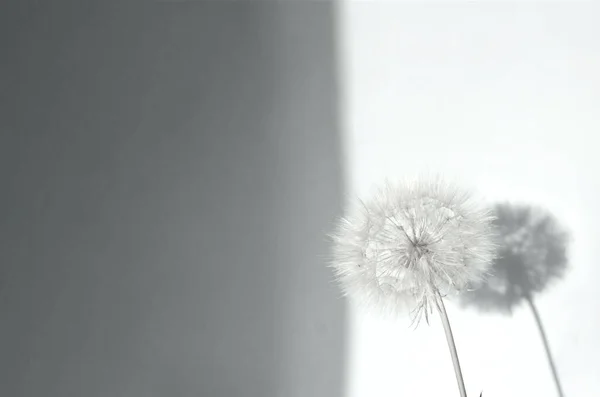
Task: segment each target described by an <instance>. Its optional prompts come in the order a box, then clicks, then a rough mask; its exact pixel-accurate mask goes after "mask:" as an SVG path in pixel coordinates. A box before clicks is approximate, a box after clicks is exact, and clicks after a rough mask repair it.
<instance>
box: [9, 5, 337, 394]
mask: <svg viewBox="0 0 600 397" xmlns="http://www.w3.org/2000/svg"><path fill="white" fill-rule="evenodd" d="M53 4H54V3H53ZM3 8H4V9H3V10H2V12H1V13H0V14H1V17H0V29H1V34H0V40H1V41H2V42H1V44H2V50H3V53H2V63H1V67H2V68H1V69H0V72H1V73H0V79H1V80H0V84H1V94H0V98H1V101H2V103H1V107H0V109H1V112H2V117H1V118H0V123H1V124H0V161H1V162H2V164H1V165H0V172H1V176H0V181H1V184H2V194H1V196H0V200H1V201H0V204H1V208H2V212H1V214H2V217H1V218H0V222H1V223H0V244H1V246H0V270H1V273H0V395H2V396H61V397H64V396H90V397H92V396H207V397H209V396H224V397H234V396H244V397H251V396H256V397H264V396H328V397H329V396H340V395H341V394H342V389H343V379H342V378H343V369H344V345H345V336H344V334H345V331H344V328H345V327H344V324H345V320H344V308H343V303H342V300H340V299H338V291H337V288H336V287H335V285H334V284H333V283H332V282H331V274H330V272H329V270H328V269H326V268H325V259H324V258H325V256H326V254H327V243H326V239H325V237H324V234H325V232H327V231H328V230H329V229H330V224H331V222H332V220H333V219H334V217H335V216H336V215H339V204H340V195H341V191H342V175H341V165H340V160H339V158H340V155H339V147H338V136H337V121H336V120H337V115H336V113H337V112H336V110H337V105H336V84H335V74H334V65H335V62H336V60H335V51H334V43H333V31H334V28H335V20H334V18H333V13H332V6H331V5H330V4H327V3H312V4H300V3H295V4H293V5H285V6H284V5H282V4H276V3H268V2H261V3H254V4H252V5H248V4H242V3H235V4H234V3H228V4H219V5H217V4H216V3H210V4H209V3H203V4H199V3H185V4H184V3H176V4H167V3H164V4H148V5H146V6H139V7H137V8H129V9H127V8H125V7H118V8H113V9H111V8H102V9H100V8H93V9H92V8H90V7H83V6H70V7H59V6H57V5H48V4H42V3H40V5H37V6H32V5H29V6H28V5H23V3H21V5H19V6H14V5H13V6H6V7H3Z"/></svg>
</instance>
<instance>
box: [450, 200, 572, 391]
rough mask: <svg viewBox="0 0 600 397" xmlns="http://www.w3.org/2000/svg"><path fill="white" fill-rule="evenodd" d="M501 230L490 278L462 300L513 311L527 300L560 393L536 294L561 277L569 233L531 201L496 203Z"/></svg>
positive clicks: (503, 310) (479, 305)
mask: <svg viewBox="0 0 600 397" xmlns="http://www.w3.org/2000/svg"><path fill="white" fill-rule="evenodd" d="M494 212H495V215H496V217H497V219H496V221H495V223H496V226H497V230H498V233H499V252H498V258H497V259H496V260H495V261H494V265H493V268H492V272H491V273H492V275H491V277H489V278H488V279H487V280H486V282H485V283H484V284H483V285H481V286H478V287H476V288H475V289H474V290H473V291H472V292H469V293H466V294H464V295H463V297H462V302H461V303H462V304H463V305H465V306H474V307H476V308H478V309H480V310H483V311H491V310H497V311H500V312H503V313H508V314H510V313H512V310H513V309H514V308H515V307H516V306H518V305H520V304H522V303H526V304H527V305H528V306H529V308H530V309H531V311H532V314H533V316H534V317H535V320H536V323H537V325H538V329H539V331H540V336H541V338H542V341H543V343H544V347H545V351H546V355H547V358H548V362H549V365H550V369H551V371H552V375H553V377H554V381H555V384H556V387H557V392H558V394H559V396H561V397H562V396H563V391H562V387H561V385H560V381H559V377H558V373H557V370H556V367H555V363H554V361H553V359H552V355H551V352H550V346H549V344H548V340H547V338H546V334H545V330H544V327H543V325H542V321H541V318H540V315H539V312H538V310H537V307H536V305H535V302H534V299H535V296H536V295H538V294H540V293H541V292H543V291H544V290H545V289H546V288H548V287H549V286H550V285H551V284H552V283H553V282H556V281H558V280H560V279H561V278H562V277H563V276H564V274H565V271H566V269H567V265H568V260H567V245H568V242H569V236H568V234H567V233H566V232H565V230H564V229H563V228H562V227H561V225H560V224H559V223H558V221H557V220H556V219H555V218H554V217H553V216H552V214H550V213H548V212H547V211H545V210H543V209H541V208H537V207H531V206H527V205H511V204H506V203H504V204H498V205H496V206H495V207H494Z"/></svg>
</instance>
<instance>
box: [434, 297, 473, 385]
mask: <svg viewBox="0 0 600 397" xmlns="http://www.w3.org/2000/svg"><path fill="white" fill-rule="evenodd" d="M435 292H436V295H437V299H436V301H437V307H438V312H439V313H440V317H441V319H442V324H443V325H444V332H445V333H446V342H448V348H449V349H450V355H451V356H452V364H453V365H454V373H455V374H456V382H457V383H458V390H459V391H460V396H461V397H467V391H466V390H465V381H464V380H463V376H462V371H461V370H460V362H459V361H458V352H457V351H456V344H455V343H454V336H453V335H452V328H451V327H450V320H448V313H446V307H445V306H444V300H443V299H442V296H441V295H440V293H439V291H438V290H437V289H436V291H435Z"/></svg>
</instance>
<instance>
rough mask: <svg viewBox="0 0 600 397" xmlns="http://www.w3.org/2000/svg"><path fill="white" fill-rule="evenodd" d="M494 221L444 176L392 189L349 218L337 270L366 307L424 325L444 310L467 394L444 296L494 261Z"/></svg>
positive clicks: (337, 238) (339, 232)
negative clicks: (405, 315) (407, 311)
mask: <svg viewBox="0 0 600 397" xmlns="http://www.w3.org/2000/svg"><path fill="white" fill-rule="evenodd" d="M492 221H493V217H492V215H491V212H490V211H489V210H488V209H487V207H484V206H479V205H477V203H476V202H475V201H473V200H472V198H471V195H470V194H469V193H468V192H467V191H463V190H461V189H459V188H458V187H457V186H454V185H452V184H449V183H446V182H444V181H442V180H441V179H433V180H428V181H417V182H413V183H409V182H405V183H403V184H400V185H392V184H390V183H388V184H386V185H385V186H384V187H383V188H382V189H381V190H380V191H379V192H378V193H377V194H376V195H375V196H374V197H373V198H372V199H371V200H369V201H364V202H363V201H360V202H359V203H358V205H356V208H353V209H352V210H351V211H349V213H348V214H347V216H346V217H344V218H343V219H342V220H341V221H340V223H339V225H338V227H337V229H336V230H335V232H334V233H333V234H332V236H331V237H332V238H333V242H334V245H333V260H332V263H331V266H332V267H333V269H334V272H335V274H336V276H337V279H338V280H339V282H340V284H341V287H342V289H343V291H344V292H345V294H346V295H347V296H349V297H350V298H352V299H354V300H356V301H357V302H358V303H359V304H361V305H366V306H367V307H370V308H375V309H378V310H384V311H387V312H393V313H397V312H399V311H401V310H403V309H406V308H407V307H408V308H409V309H411V311H412V314H413V322H416V324H418V321H419V319H420V318H421V316H422V315H424V316H425V319H426V320H427V321H428V320H429V318H428V316H429V313H431V312H432V311H433V309H434V308H435V309H437V311H438V313H439V314H440V316H441V318H442V323H443V325H444V329H445V332H446V338H447V341H448V345H449V348H450V353H451V355H452V359H453V364H454V368H455V372H456V376H457V381H458V384H459V390H460V392H461V396H463V397H464V396H466V392H465V390H464V382H463V380H462V374H461V371H460V364H459V362H458V355H457V353H456V347H455V345H454V340H453V336H452V331H451V329H450V323H449V321H448V317H447V314H446V310H445V307H444V302H443V299H442V298H443V297H444V296H446V295H449V294H454V293H457V292H461V291H463V290H465V289H466V288H467V287H468V286H469V285H471V284H472V283H475V282H478V281H479V280H481V279H482V278H483V277H484V276H485V274H486V272H487V270H488V269H489V267H490V265H491V262H492V260H493V258H494V256H495V246H494V244H493V239H492V237H493V229H492Z"/></svg>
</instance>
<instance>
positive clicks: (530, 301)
mask: <svg viewBox="0 0 600 397" xmlns="http://www.w3.org/2000/svg"><path fill="white" fill-rule="evenodd" d="M525 300H526V301H527V303H528V304H529V308H530V309H531V311H532V312H533V317H535V322H536V324H537V327H538V330H539V331H540V335H541V336H542V341H543V342H544V349H545V350H546V358H548V363H549V364H550V370H551V371H552V377H553V378H554V384H555V385H556V389H557V391H558V395H559V396H560V397H564V394H563V391H562V386H561V385H560V380H559V379H558V371H557V370H556V366H555V365H554V359H553V358H552V353H551V352H550V344H549V343H548V338H547V337H546V331H544V326H543V325H542V318H541V317H540V314H539V313H538V311H537V308H536V307H535V304H534V303H533V298H531V297H530V296H527V297H525Z"/></svg>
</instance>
